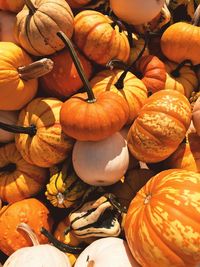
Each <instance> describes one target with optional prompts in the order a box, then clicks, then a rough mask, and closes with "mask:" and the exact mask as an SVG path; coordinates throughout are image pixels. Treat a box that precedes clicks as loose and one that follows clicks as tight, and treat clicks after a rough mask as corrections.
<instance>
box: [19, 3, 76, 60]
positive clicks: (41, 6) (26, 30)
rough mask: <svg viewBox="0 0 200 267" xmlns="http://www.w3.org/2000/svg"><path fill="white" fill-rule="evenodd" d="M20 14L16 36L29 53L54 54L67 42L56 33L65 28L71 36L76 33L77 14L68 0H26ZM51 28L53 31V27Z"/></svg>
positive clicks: (37, 54) (65, 31)
mask: <svg viewBox="0 0 200 267" xmlns="http://www.w3.org/2000/svg"><path fill="white" fill-rule="evenodd" d="M24 1H25V6H24V8H23V9H22V10H21V11H20V12H19V13H18V14H17V17H16V18H17V19H16V24H15V38H16V40H17V42H18V43H19V44H20V46H22V47H23V48H24V49H25V50H26V51H27V52H28V53H30V54H32V55H35V56H42V55H50V54H53V53H55V52H56V51H59V50H61V49H62V48H63V47H64V45H63V43H62V42H61V41H60V39H59V38H58V37H57V35H56V33H57V32H58V31H59V30H62V31H63V32H64V33H65V34H66V35H67V36H68V37H69V38H71V36H72V34H73V23H74V16H73V13H72V10H71V8H70V7H69V5H68V4H67V2H66V1H65V0H57V1H53V2H52V1H51V0H48V1H46V0H39V1H38V0H24ZM49 29H50V30H49Z"/></svg>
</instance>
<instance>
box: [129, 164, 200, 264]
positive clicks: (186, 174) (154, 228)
mask: <svg viewBox="0 0 200 267" xmlns="http://www.w3.org/2000/svg"><path fill="white" fill-rule="evenodd" d="M199 192H200V174H199V173H195V172H192V171H187V170H180V169H170V170H165V171H163V172H160V173H158V174H157V175H155V176H154V177H152V178H151V179H150V180H149V181H148V182H147V184H146V185H145V186H144V187H143V188H142V189H141V190H140V191H139V192H138V193H137V195H136V197H135V198H134V199H133V200H132V202H131V204H130V206H129V209H128V212H127V216H126V218H125V236H126V239H127V242H128V245H129V248H130V250H131V252H132V255H133V256H134V257H135V258H136V259H137V261H138V262H139V263H140V264H141V265H142V266H143V267H147V266H151V267H159V266H162V267H169V266H180V267H185V266H195V264H197V263H199V262H200V247H199V239H200V231H199V200H200V194H199Z"/></svg>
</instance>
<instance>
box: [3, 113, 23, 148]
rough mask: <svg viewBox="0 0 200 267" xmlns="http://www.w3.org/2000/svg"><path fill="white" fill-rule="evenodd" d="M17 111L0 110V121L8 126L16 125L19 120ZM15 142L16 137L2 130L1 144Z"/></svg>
mask: <svg viewBox="0 0 200 267" xmlns="http://www.w3.org/2000/svg"><path fill="white" fill-rule="evenodd" d="M18 115H19V114H18V112H17V111H5V110H0V121H1V122H4V123H8V124H14V125H15V124H16V123H17V120H18ZM14 140H15V135H14V134H13V133H9V132H7V131H4V130H2V129H0V143H8V142H11V141H14Z"/></svg>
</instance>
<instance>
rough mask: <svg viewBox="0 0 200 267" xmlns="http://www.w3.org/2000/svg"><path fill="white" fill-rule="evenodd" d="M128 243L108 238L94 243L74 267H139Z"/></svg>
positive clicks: (85, 250)
mask: <svg viewBox="0 0 200 267" xmlns="http://www.w3.org/2000/svg"><path fill="white" fill-rule="evenodd" d="M139 266H140V265H139V264H138V263H137V262H136V261H135V260H134V258H133V257H132V255H131V252H130V250H129V248H128V245H127V243H126V241H124V240H123V239H120V238H117V237H106V238H101V239H98V240H96V241H94V242H93V243H92V244H90V245H89V246H88V247H87V248H86V249H84V251H83V252H82V253H81V254H80V255H79V257H78V259H77V261H76V263H75V266H74V267H139Z"/></svg>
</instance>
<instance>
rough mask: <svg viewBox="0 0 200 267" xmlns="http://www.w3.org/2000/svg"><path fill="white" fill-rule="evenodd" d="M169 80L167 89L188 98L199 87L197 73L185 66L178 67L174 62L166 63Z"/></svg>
mask: <svg viewBox="0 0 200 267" xmlns="http://www.w3.org/2000/svg"><path fill="white" fill-rule="evenodd" d="M165 67H166V71H167V79H166V83H165V89H172V90H177V91H179V92H180V93H182V94H184V95H185V96H186V97H187V98H189V97H190V96H191V93H192V91H193V90H194V89H195V88H197V86H198V78H197V76H196V74H195V72H194V71H193V70H192V69H191V68H190V67H189V66H185V65H184V64H179V65H177V64H176V63H174V62H170V61H166V62H165Z"/></svg>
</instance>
